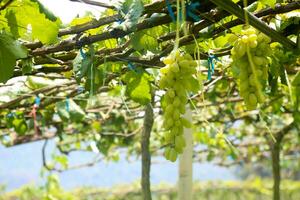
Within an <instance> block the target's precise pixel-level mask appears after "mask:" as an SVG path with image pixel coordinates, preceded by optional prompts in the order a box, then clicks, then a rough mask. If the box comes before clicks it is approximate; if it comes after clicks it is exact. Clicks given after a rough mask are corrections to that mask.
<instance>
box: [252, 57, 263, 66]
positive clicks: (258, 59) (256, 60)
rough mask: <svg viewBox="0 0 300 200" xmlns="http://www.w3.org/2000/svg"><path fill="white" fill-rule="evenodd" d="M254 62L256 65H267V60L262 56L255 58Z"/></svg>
mask: <svg viewBox="0 0 300 200" xmlns="http://www.w3.org/2000/svg"><path fill="white" fill-rule="evenodd" d="M252 58H253V62H254V64H256V65H263V64H264V63H265V59H264V57H260V56H253V57H252Z"/></svg>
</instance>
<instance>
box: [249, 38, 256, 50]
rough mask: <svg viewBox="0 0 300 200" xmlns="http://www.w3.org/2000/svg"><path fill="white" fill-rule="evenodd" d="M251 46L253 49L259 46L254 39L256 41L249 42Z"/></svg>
mask: <svg viewBox="0 0 300 200" xmlns="http://www.w3.org/2000/svg"><path fill="white" fill-rule="evenodd" d="M249 47H251V48H252V49H254V48H256V47H257V41H256V40H254V41H251V42H249Z"/></svg>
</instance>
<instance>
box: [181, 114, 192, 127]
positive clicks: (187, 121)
mask: <svg viewBox="0 0 300 200" xmlns="http://www.w3.org/2000/svg"><path fill="white" fill-rule="evenodd" d="M181 123H182V125H183V126H184V127H186V128H191V127H192V124H191V122H190V121H189V120H187V119H185V118H183V117H182V118H181Z"/></svg>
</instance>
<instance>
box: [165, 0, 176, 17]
mask: <svg viewBox="0 0 300 200" xmlns="http://www.w3.org/2000/svg"><path fill="white" fill-rule="evenodd" d="M166 4H167V9H168V12H169V15H170V17H171V19H172V21H173V22H176V17H175V14H174V12H173V9H172V6H171V3H170V1H169V0H166Z"/></svg>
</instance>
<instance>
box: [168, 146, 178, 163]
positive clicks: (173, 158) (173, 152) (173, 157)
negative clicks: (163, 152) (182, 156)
mask: <svg viewBox="0 0 300 200" xmlns="http://www.w3.org/2000/svg"><path fill="white" fill-rule="evenodd" d="M177 156H178V154H177V152H176V150H175V149H174V148H171V149H170V153H169V160H170V161H172V162H175V161H176V160H177Z"/></svg>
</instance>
